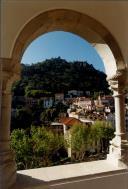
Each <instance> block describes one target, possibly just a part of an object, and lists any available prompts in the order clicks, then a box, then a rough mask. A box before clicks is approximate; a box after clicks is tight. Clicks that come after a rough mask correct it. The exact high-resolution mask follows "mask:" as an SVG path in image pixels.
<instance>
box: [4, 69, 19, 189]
mask: <svg viewBox="0 0 128 189" xmlns="http://www.w3.org/2000/svg"><path fill="white" fill-rule="evenodd" d="M16 77H17V75H16V74H14V73H12V72H10V71H9V70H4V69H3V71H2V89H1V90H2V91H1V94H2V95H1V115H0V189H9V188H10V187H12V186H13V184H14V183H15V181H16V163H15V158H14V153H13V152H12V150H11V148H10V120H11V86H12V83H13V82H14V81H15V80H16Z"/></svg>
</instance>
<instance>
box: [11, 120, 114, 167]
mask: <svg viewBox="0 0 128 189" xmlns="http://www.w3.org/2000/svg"><path fill="white" fill-rule="evenodd" d="M113 133H114V130H113V128H112V127H111V125H110V124H108V123H106V122H96V123H95V124H94V125H93V126H92V127H83V125H74V126H73V127H72V129H71V131H70V134H71V138H69V140H68V138H67V140H64V136H63V135H60V134H59V135H58V134H55V133H53V132H52V131H50V130H48V129H46V128H44V127H38V128H37V127H34V126H32V127H31V129H30V130H24V129H21V130H20V129H16V130H13V132H12V134H11V147H12V149H13V150H15V152H16V163H17V167H18V169H30V168H37V167H45V166H52V165H59V164H64V163H72V162H76V161H77V162H81V161H90V160H92V159H93V160H96V159H100V158H105V156H104V155H106V153H107V152H108V146H109V140H110V139H112V137H113ZM69 147H72V150H71V151H72V157H71V158H68V156H67V148H69Z"/></svg>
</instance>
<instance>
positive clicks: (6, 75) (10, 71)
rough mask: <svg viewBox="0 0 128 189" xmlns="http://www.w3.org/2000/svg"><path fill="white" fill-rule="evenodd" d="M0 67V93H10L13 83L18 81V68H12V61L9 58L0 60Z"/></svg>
mask: <svg viewBox="0 0 128 189" xmlns="http://www.w3.org/2000/svg"><path fill="white" fill-rule="evenodd" d="M0 65H1V69H2V70H1V71H2V73H1V75H2V78H1V86H2V93H10V91H11V87H12V84H13V83H14V81H17V80H19V79H20V67H17V68H15V67H13V60H12V59H9V58H0Z"/></svg>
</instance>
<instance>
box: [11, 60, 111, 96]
mask: <svg viewBox="0 0 128 189" xmlns="http://www.w3.org/2000/svg"><path fill="white" fill-rule="evenodd" d="M21 78H22V80H20V81H18V82H17V83H16V84H15V85H14V87H13V92H14V96H24V95H26V96H32V97H33V96H35V97H38V96H41V95H43V96H45V95H46V96H47V95H48V96H49V95H51V94H52V93H53V94H55V93H57V92H63V93H66V92H67V91H68V90H82V91H93V92H94V91H103V92H104V93H108V92H109V90H108V83H107V81H106V75H105V73H103V72H101V71H99V70H96V69H95V68H94V67H93V65H92V64H88V63H87V62H86V61H85V62H84V61H74V62H67V61H66V60H64V59H61V58H60V57H58V58H51V59H46V60H45V61H42V62H39V63H36V64H32V65H25V64H22V77H21Z"/></svg>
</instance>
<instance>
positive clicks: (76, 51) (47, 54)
mask: <svg viewBox="0 0 128 189" xmlns="http://www.w3.org/2000/svg"><path fill="white" fill-rule="evenodd" d="M59 56H60V57H61V58H63V59H66V60H67V61H74V60H80V61H87V62H88V63H89V64H92V65H93V66H94V67H95V68H96V69H98V70H101V71H104V65H103V62H102V60H101V58H100V57H99V55H98V54H97V52H96V50H95V49H94V48H93V47H92V46H91V45H90V44H89V43H88V42H87V41H85V40H84V39H83V38H81V37H79V36H77V35H75V34H72V33H69V32H63V31H55V32H49V33H46V34H44V35H41V36H40V37H38V38H36V39H35V40H34V41H33V42H32V43H31V44H30V45H29V46H28V47H27V49H26V50H25V52H24V54H23V57H22V60H21V62H22V63H24V64H32V63H36V62H41V61H43V60H45V59H50V58H56V57H59Z"/></svg>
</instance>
